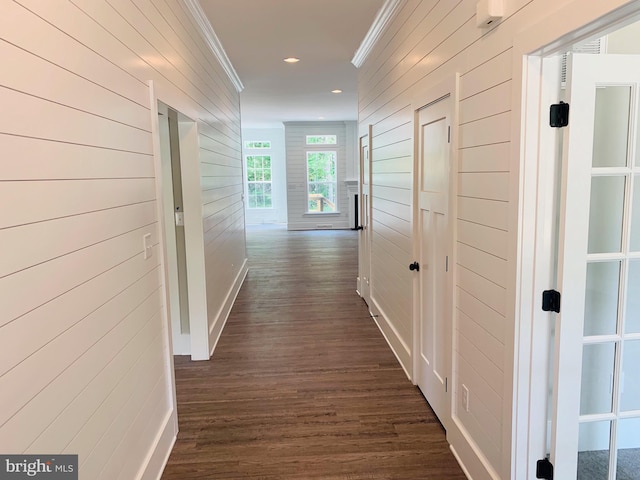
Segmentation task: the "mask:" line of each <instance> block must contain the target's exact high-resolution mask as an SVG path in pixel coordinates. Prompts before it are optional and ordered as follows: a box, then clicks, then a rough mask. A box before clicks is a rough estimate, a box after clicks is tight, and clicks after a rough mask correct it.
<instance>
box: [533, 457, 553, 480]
mask: <svg viewBox="0 0 640 480" xmlns="http://www.w3.org/2000/svg"><path fill="white" fill-rule="evenodd" d="M536 478H542V479H544V480H553V464H552V463H551V462H550V461H549V459H548V458H544V459H542V460H538V463H537V464H536Z"/></svg>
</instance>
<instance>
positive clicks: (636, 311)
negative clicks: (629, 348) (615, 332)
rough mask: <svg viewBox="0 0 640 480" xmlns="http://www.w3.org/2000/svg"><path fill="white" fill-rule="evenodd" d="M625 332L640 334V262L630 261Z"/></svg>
mask: <svg viewBox="0 0 640 480" xmlns="http://www.w3.org/2000/svg"><path fill="white" fill-rule="evenodd" d="M624 332H625V333H640V261H638V260H631V261H629V275H628V278H627V310H626V312H625V315H624Z"/></svg>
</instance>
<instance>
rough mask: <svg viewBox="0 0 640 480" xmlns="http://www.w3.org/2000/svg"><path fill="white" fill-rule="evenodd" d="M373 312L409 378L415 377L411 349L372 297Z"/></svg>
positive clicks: (379, 327)
mask: <svg viewBox="0 0 640 480" xmlns="http://www.w3.org/2000/svg"><path fill="white" fill-rule="evenodd" d="M370 311H371V314H372V316H373V320H374V321H375V322H376V325H378V329H379V330H380V331H381V332H382V335H383V336H384V338H385V340H386V341H387V343H388V344H389V347H391V351H392V352H393V354H394V355H395V356H396V358H397V359H398V362H399V363H400V366H401V367H402V369H403V370H404V373H405V374H406V375H407V378H409V380H412V378H413V360H412V358H411V349H410V348H409V346H408V345H407V344H406V343H405V342H404V341H403V340H402V339H401V338H400V335H399V334H398V331H397V330H396V329H395V327H394V326H393V325H392V324H391V322H390V321H389V318H388V317H387V315H386V314H385V313H384V311H383V310H382V309H381V308H380V305H378V302H376V300H375V299H374V298H371V307H370Z"/></svg>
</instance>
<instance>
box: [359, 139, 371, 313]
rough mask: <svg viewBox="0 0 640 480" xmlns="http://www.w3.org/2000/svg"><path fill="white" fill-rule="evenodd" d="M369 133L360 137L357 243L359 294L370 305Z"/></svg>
mask: <svg viewBox="0 0 640 480" xmlns="http://www.w3.org/2000/svg"><path fill="white" fill-rule="evenodd" d="M369 138H370V136H369V135H365V136H363V137H361V138H360V192H359V195H360V205H359V208H360V211H359V215H360V227H362V229H361V230H360V238H359V240H358V243H359V245H358V246H359V248H358V252H359V258H358V262H359V268H358V276H359V278H360V285H359V288H360V296H361V297H362V299H363V300H364V301H365V302H366V303H367V305H370V303H371V280H370V276H371V227H370V218H371V217H370V216H371V205H370V203H371V155H370V153H369V152H370V148H369Z"/></svg>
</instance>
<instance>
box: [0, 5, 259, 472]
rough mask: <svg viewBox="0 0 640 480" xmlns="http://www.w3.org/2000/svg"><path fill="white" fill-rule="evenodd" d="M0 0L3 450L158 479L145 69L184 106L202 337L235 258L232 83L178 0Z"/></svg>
mask: <svg viewBox="0 0 640 480" xmlns="http://www.w3.org/2000/svg"><path fill="white" fill-rule="evenodd" d="M0 8H1V10H2V15H0V37H1V38H2V39H3V40H4V41H3V42H0V58H1V59H2V64H3V65H5V66H6V67H7V68H3V69H2V70H1V71H0V104H2V105H3V109H4V111H5V115H3V117H2V119H0V150H2V152H3V153H2V159H3V160H2V168H0V184H1V186H0V203H1V204H2V205H3V208H2V211H1V213H0V245H2V247H3V249H2V253H0V255H1V260H0V311H1V312H2V313H1V315H0V391H1V392H2V394H1V395H0V451H2V452H4V453H22V452H25V453H76V454H79V455H80V457H79V458H80V478H81V479H83V480H94V479H109V480H112V479H126V480H129V479H134V478H140V477H141V475H142V474H143V473H145V469H146V468H147V465H149V469H148V470H147V471H146V475H147V477H146V478H153V477H156V478H157V476H158V473H159V470H160V469H161V467H162V464H163V461H164V459H165V456H166V455H167V454H168V450H169V448H170V446H171V440H172V437H173V436H174V435H175V405H174V404H173V393H172V382H171V377H172V371H171V368H170V366H171V359H170V357H169V353H168V352H169V346H168V335H167V323H166V321H167V320H166V308H165V305H164V300H163V288H162V282H163V279H164V275H163V272H162V265H161V262H160V260H161V257H162V255H161V252H160V251H159V248H158V238H159V234H160V229H159V226H158V210H157V202H156V179H155V171H154V148H152V145H153V144H154V138H153V135H152V116H154V115H155V114H153V113H152V111H153V108H152V107H153V102H154V101H155V100H152V99H151V95H150V89H149V85H148V81H149V80H153V81H154V85H155V91H156V93H157V95H158V97H159V98H160V99H161V100H162V101H163V102H165V103H167V104H168V105H171V106H172V107H174V108H175V109H176V110H178V111H181V112H182V113H184V114H185V115H188V116H189V117H190V118H193V119H194V120H197V128H198V137H199V144H200V150H199V156H200V164H199V166H198V167H199V169H200V171H201V182H200V183H201V185H202V192H201V201H200V205H201V211H202V229H203V231H204V239H203V245H204V252H203V255H204V257H205V259H206V260H205V261H206V263H205V265H204V269H203V272H204V275H205V277H206V282H207V285H208V286H209V288H208V297H207V307H208V308H207V311H208V313H207V314H208V315H209V326H210V332H209V333H213V334H215V333H216V332H217V330H216V329H217V328H218V327H220V328H221V324H222V323H223V322H222V320H223V318H222V317H221V316H220V314H221V312H223V311H224V308H226V305H227V303H228V299H229V298H232V292H234V288H235V286H236V284H237V280H238V278H241V277H242V270H243V265H244V259H245V256H246V255H245V248H244V214H243V209H242V201H241V193H242V175H241V172H242V169H241V162H240V159H241V157H240V118H239V98H238V97H239V96H238V93H237V91H236V90H235V88H234V86H233V84H232V83H231V81H230V80H229V79H228V77H226V75H225V73H224V71H223V70H222V68H221V66H220V65H219V64H218V62H217V61H216V60H215V58H214V57H213V55H212V54H211V53H210V50H209V49H208V47H207V45H206V43H205V42H204V41H203V38H202V37H201V36H200V35H199V33H198V27H197V25H196V23H195V22H194V20H193V19H192V18H191V17H190V15H189V13H188V10H187V8H186V7H185V5H184V4H183V3H182V2H174V1H171V2H164V1H160V0H157V1H156V0H113V1H110V2H109V3H107V2H105V1H101V0H78V1H75V2H74V3H71V2H68V1H63V0H60V1H56V2H43V1H40V0H20V1H19V2H14V1H11V0H2V6H1V7H0ZM8 66H10V68H9V67H8ZM9 206H10V208H8V207H9ZM146 233H150V234H151V235H152V239H153V243H154V244H155V246H154V249H153V255H152V257H151V258H150V259H148V260H144V259H143V255H142V237H143V235H144V234H146ZM213 339H214V340H215V338H213ZM209 340H210V341H211V338H210V339H209Z"/></svg>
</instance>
